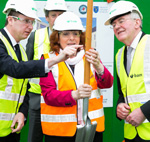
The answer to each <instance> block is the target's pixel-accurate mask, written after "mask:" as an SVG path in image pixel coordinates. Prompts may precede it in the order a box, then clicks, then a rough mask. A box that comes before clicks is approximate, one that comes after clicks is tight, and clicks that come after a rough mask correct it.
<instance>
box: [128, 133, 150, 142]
mask: <svg viewBox="0 0 150 142" xmlns="http://www.w3.org/2000/svg"><path fill="white" fill-rule="evenodd" d="M125 142H150V140H143V139H141V138H140V137H139V135H138V134H137V135H136V137H135V138H134V139H132V140H129V139H125Z"/></svg>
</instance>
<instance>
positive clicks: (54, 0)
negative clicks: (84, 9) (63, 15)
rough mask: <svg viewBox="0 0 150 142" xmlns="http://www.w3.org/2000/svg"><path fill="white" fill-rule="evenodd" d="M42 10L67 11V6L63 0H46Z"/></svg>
mask: <svg viewBox="0 0 150 142" xmlns="http://www.w3.org/2000/svg"><path fill="white" fill-rule="evenodd" d="M44 10H48V11H51V10H59V11H67V6H66V3H65V1H64V0H47V2H46V5H45V7H44Z"/></svg>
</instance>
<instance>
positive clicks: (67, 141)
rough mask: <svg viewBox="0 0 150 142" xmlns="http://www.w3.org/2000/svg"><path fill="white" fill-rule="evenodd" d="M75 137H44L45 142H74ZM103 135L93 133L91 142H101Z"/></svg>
mask: <svg viewBox="0 0 150 142" xmlns="http://www.w3.org/2000/svg"><path fill="white" fill-rule="evenodd" d="M75 138H76V135H75V136H73V137H57V136H48V135H45V142H75ZM102 141H103V133H98V132H96V133H95V137H94V141H93V142H102Z"/></svg>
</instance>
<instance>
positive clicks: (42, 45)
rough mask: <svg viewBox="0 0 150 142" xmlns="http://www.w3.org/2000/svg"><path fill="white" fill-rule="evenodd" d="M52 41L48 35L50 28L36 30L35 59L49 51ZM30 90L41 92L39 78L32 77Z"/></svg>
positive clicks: (36, 92)
mask: <svg viewBox="0 0 150 142" xmlns="http://www.w3.org/2000/svg"><path fill="white" fill-rule="evenodd" d="M49 51H50V42H49V35H48V28H47V27H46V28H42V29H39V30H36V32H35V38H34V57H33V60H39V59H40V58H41V55H42V54H45V53H49ZM29 82H30V86H31V87H30V89H29V92H32V93H35V94H41V87H40V85H39V78H38V77H37V78H31V79H30V80H29Z"/></svg>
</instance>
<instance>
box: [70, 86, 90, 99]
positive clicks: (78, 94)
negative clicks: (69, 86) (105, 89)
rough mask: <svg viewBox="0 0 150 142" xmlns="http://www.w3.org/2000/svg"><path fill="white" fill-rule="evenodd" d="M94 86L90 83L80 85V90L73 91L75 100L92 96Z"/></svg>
mask: <svg viewBox="0 0 150 142" xmlns="http://www.w3.org/2000/svg"><path fill="white" fill-rule="evenodd" d="M91 92H92V87H91V85H88V84H83V85H80V86H79V88H78V90H75V91H72V97H73V98H74V99H75V100H78V99H83V98H88V97H90V96H91Z"/></svg>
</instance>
